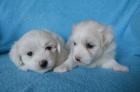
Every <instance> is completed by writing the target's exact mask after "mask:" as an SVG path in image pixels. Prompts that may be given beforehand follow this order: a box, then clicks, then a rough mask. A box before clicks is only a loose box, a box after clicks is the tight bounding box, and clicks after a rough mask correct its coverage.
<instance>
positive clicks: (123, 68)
mask: <svg viewBox="0 0 140 92" xmlns="http://www.w3.org/2000/svg"><path fill="white" fill-rule="evenodd" d="M112 69H113V70H114V71H117V72H129V69H128V67H126V66H122V65H117V66H113V67H112Z"/></svg>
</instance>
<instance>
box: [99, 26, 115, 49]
mask: <svg viewBox="0 0 140 92" xmlns="http://www.w3.org/2000/svg"><path fill="white" fill-rule="evenodd" d="M99 35H100V43H101V47H102V48H105V47H108V46H109V45H110V44H111V42H112V41H114V37H113V33H112V28H111V27H106V26H104V28H103V29H101V30H100V33H99Z"/></svg>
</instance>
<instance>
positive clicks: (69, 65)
mask: <svg viewBox="0 0 140 92" xmlns="http://www.w3.org/2000/svg"><path fill="white" fill-rule="evenodd" d="M76 66H77V63H75V62H74V61H73V60H72V58H71V57H70V55H69V57H68V59H67V60H66V61H65V62H64V63H63V64H61V65H59V66H57V67H55V68H54V69H53V71H54V72H61V73H62V72H66V71H68V70H72V69H73V68H74V67H76Z"/></svg>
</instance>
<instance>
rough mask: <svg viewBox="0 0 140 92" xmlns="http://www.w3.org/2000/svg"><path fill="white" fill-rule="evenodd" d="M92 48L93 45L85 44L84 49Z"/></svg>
mask: <svg viewBox="0 0 140 92" xmlns="http://www.w3.org/2000/svg"><path fill="white" fill-rule="evenodd" d="M93 47H94V45H91V44H89V43H87V44H86V48H88V49H92V48H93Z"/></svg>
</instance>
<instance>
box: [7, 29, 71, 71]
mask: <svg viewBox="0 0 140 92" xmlns="http://www.w3.org/2000/svg"><path fill="white" fill-rule="evenodd" d="M9 54H10V57H11V60H12V61H13V62H14V63H15V64H16V65H17V66H18V67H19V68H20V69H21V70H23V71H27V70H32V71H36V72H39V73H43V72H47V71H49V70H52V69H53V68H54V67H55V66H57V65H60V64H62V63H63V61H65V59H66V58H67V55H68V52H67V51H66V50H65V47H64V41H63V39H62V38H61V37H60V36H58V35H57V34H54V33H52V32H49V31H43V30H32V31H29V32H28V33H26V34H25V35H24V36H23V37H22V38H20V39H19V40H18V41H17V42H15V44H14V45H13V47H12V49H11V51H10V53H9Z"/></svg>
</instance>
